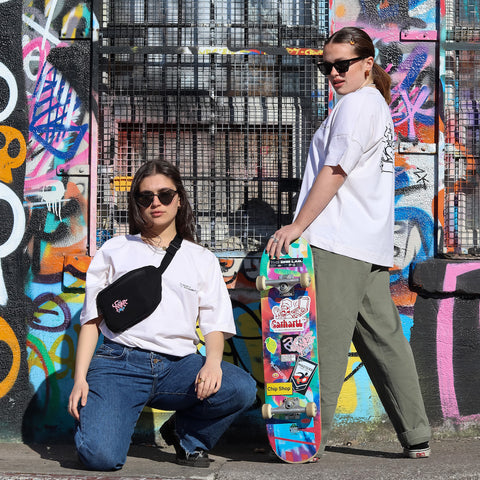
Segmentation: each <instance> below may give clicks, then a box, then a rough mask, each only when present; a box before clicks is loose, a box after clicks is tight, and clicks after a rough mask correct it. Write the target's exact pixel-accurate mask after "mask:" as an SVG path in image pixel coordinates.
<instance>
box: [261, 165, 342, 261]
mask: <svg viewBox="0 0 480 480" xmlns="http://www.w3.org/2000/svg"><path fill="white" fill-rule="evenodd" d="M346 177H347V175H346V173H345V172H344V171H343V169H342V167H340V166H336V167H330V166H328V165H327V166H324V167H323V168H322V169H321V170H320V173H319V174H318V175H317V178H316V179H315V182H314V183H313V186H312V188H311V190H310V193H309V194H308V197H307V200H306V201H305V204H304V205H303V207H302V209H301V210H300V212H299V213H298V215H297V218H296V219H295V221H294V222H293V223H291V224H290V225H286V226H285V227H283V228H280V229H279V230H277V231H276V232H275V233H274V235H273V236H272V237H271V238H270V240H269V241H268V243H267V246H266V248H265V250H266V252H267V253H269V254H270V256H271V257H275V256H276V257H280V255H281V254H282V250H283V251H284V252H288V247H289V245H290V244H291V243H292V242H293V241H294V240H296V239H297V238H298V237H300V236H301V235H302V233H303V232H304V231H305V229H306V228H307V227H308V226H309V225H310V224H311V223H312V222H313V221H314V220H315V219H316V218H317V217H318V216H319V215H320V214H321V213H322V212H323V210H324V208H325V207H326V206H327V205H328V204H329V203H330V200H331V199H332V198H333V197H334V196H335V194H336V193H337V191H338V189H339V188H340V187H341V186H342V185H343V183H344V182H345V179H346ZM273 237H275V239H276V240H277V241H275V242H274V238H273Z"/></svg>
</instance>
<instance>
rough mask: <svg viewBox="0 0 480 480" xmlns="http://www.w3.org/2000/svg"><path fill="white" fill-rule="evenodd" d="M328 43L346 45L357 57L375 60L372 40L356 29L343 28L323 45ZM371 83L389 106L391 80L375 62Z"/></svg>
mask: <svg viewBox="0 0 480 480" xmlns="http://www.w3.org/2000/svg"><path fill="white" fill-rule="evenodd" d="M329 43H348V44H349V45H351V46H352V47H353V49H354V50H355V53H356V55H357V56H358V57H363V58H368V57H373V58H375V47H374V46H373V42H372V39H371V38H370V37H369V35H368V34H367V33H366V32H364V31H363V30H362V29H360V28H357V27H344V28H342V29H341V30H338V31H337V32H335V33H334V34H332V35H330V37H328V39H327V41H326V42H325V45H328V44H329ZM372 76H373V83H375V86H376V87H377V89H378V91H379V92H380V93H381V94H382V95H383V98H384V99H385V101H386V102H387V104H390V102H391V101H392V97H391V95H390V85H391V83H392V80H391V79H390V75H389V74H388V73H387V72H386V71H385V70H384V69H383V68H382V67H381V66H380V65H378V64H377V63H376V62H375V61H374V62H373V68H372Z"/></svg>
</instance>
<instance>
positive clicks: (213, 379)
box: [195, 332, 225, 400]
mask: <svg viewBox="0 0 480 480" xmlns="http://www.w3.org/2000/svg"><path fill="white" fill-rule="evenodd" d="M224 344H225V336H224V334H223V332H210V333H208V334H207V335H205V350H206V360H205V365H204V366H203V367H202V368H201V370H200V371H199V372H198V375H197V378H196V379H195V391H196V392H197V397H198V398H199V399H200V400H204V399H205V398H208V397H209V396H210V395H213V394H214V393H216V392H218V390H219V389H220V386H221V384H222V368H221V362H222V358H223V347H224Z"/></svg>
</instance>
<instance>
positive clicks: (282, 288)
mask: <svg viewBox="0 0 480 480" xmlns="http://www.w3.org/2000/svg"><path fill="white" fill-rule="evenodd" d="M311 283H312V279H311V277H310V275H309V274H308V273H301V274H300V275H293V274H289V275H280V276H279V278H276V279H269V278H267V277H266V276H265V275H259V276H258V277H257V280H256V282H255V284H256V287H257V290H258V291H260V292H261V291H262V290H266V289H267V287H277V288H278V291H279V292H280V295H288V294H289V292H290V291H291V290H292V288H293V287H294V286H295V285H298V284H300V286H301V287H302V288H307V287H309V286H310V284H311Z"/></svg>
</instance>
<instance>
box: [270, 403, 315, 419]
mask: <svg viewBox="0 0 480 480" xmlns="http://www.w3.org/2000/svg"><path fill="white" fill-rule="evenodd" d="M264 406H265V405H264ZM269 406H270V405H269ZM305 413H306V414H307V417H311V418H313V417H314V416H315V415H316V414H317V404H316V403H313V402H308V403H307V407H306V408H305Z"/></svg>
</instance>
